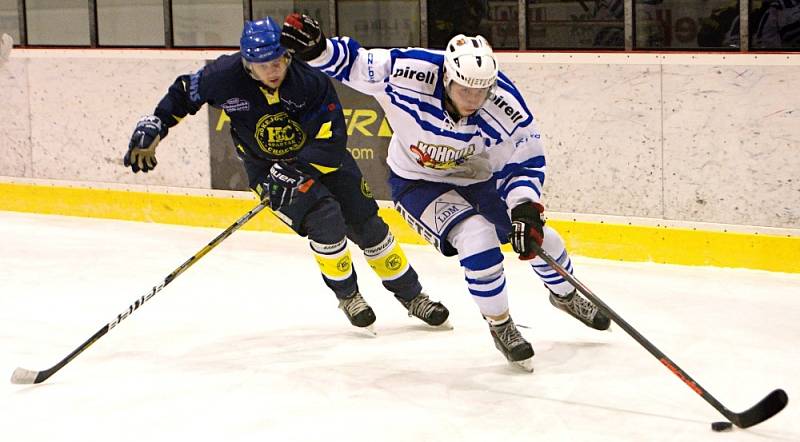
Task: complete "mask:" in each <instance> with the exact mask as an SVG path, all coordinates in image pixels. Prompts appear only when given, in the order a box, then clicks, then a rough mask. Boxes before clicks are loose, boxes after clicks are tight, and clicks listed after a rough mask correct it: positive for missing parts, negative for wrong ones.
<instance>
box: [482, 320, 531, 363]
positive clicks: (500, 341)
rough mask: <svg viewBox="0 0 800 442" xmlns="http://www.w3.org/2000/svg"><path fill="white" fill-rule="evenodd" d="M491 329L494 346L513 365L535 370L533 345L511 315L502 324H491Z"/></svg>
mask: <svg viewBox="0 0 800 442" xmlns="http://www.w3.org/2000/svg"><path fill="white" fill-rule="evenodd" d="M489 330H490V331H491V333H492V338H494V346H495V347H497V349H498V350H500V353H503V356H505V357H506V359H508V362H509V363H511V365H514V366H516V367H519V368H521V369H523V370H525V371H529V372H532V371H533V347H531V344H530V343H529V342H528V341H526V340H525V338H524V337H522V334H521V333H520V332H519V330H518V329H517V326H516V324H514V320H512V319H511V316H509V317H508V320H507V321H506V322H503V323H502V324H497V325H492V324H489Z"/></svg>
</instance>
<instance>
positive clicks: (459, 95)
mask: <svg viewBox="0 0 800 442" xmlns="http://www.w3.org/2000/svg"><path fill="white" fill-rule="evenodd" d="M491 89H492V88H490V87H481V88H475V87H467V86H462V85H460V84H458V83H456V82H455V81H453V82H451V83H450V86H448V87H447V96H448V97H450V101H451V102H452V103H453V106H455V108H456V111H458V113H459V114H460V115H461V116H462V117H467V116H470V115H472V114H474V113H475V112H477V111H478V109H480V108H481V107H482V106H483V103H485V102H486V99H487V98H489V92H490V91H491Z"/></svg>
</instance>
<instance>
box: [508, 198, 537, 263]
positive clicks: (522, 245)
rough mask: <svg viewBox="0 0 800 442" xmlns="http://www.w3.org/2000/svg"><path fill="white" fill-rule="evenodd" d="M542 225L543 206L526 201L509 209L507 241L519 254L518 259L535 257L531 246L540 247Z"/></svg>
mask: <svg viewBox="0 0 800 442" xmlns="http://www.w3.org/2000/svg"><path fill="white" fill-rule="evenodd" d="M544 223H545V218H544V206H542V205H541V204H539V203H534V202H531V201H528V202H525V203H522V204H520V205H518V206H517V207H514V208H513V209H511V233H510V234H509V235H508V240H509V241H510V242H511V247H512V248H513V249H514V251H515V252H517V253H519V259H522V260H528V259H533V258H535V257H536V252H534V251H533V244H534V243H535V244H537V245H538V246H539V247H541V246H542V241H544V230H543V228H544Z"/></svg>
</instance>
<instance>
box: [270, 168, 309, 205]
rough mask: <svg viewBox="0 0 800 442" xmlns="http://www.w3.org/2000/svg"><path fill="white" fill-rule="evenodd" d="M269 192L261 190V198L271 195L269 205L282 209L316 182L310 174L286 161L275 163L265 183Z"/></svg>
mask: <svg viewBox="0 0 800 442" xmlns="http://www.w3.org/2000/svg"><path fill="white" fill-rule="evenodd" d="M264 184H265V186H262V189H263V187H266V188H267V192H266V193H265V192H263V190H262V191H261V192H259V194H260V195H261V199H262V200H263V199H264V197H265V196H266V197H269V206H270V208H272V210H280V209H281V208H282V207H286V206H288V205H290V204H292V202H293V201H294V199H295V197H296V196H297V193H298V192H300V193H305V192H306V191H308V189H309V188H310V187H311V185H312V184H314V179H313V178H311V176H310V175H308V174H305V173H303V172H301V171H300V170H298V169H297V168H296V167H294V166H292V165H290V164H286V163H275V164H273V165H272V167H271V168H270V169H269V176H268V177H267V182H266V183H264Z"/></svg>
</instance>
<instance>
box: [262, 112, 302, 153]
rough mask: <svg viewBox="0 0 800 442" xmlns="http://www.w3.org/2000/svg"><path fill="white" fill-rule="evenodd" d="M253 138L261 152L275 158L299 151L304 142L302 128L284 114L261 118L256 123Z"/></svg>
mask: <svg viewBox="0 0 800 442" xmlns="http://www.w3.org/2000/svg"><path fill="white" fill-rule="evenodd" d="M254 136H255V139H256V141H257V142H258V147H260V148H261V150H262V151H264V152H265V153H267V154H269V155H272V156H276V157H282V156H286V155H288V154H291V153H294V152H296V151H298V150H300V148H302V147H303V143H305V141H306V134H305V132H303V128H302V127H300V124H299V123H298V122H296V121H294V120H292V119H290V118H289V116H288V115H287V114H286V112H280V113H277V114H272V115H264V116H263V117H261V118H260V119H259V120H258V123H256V131H255V134H254Z"/></svg>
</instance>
